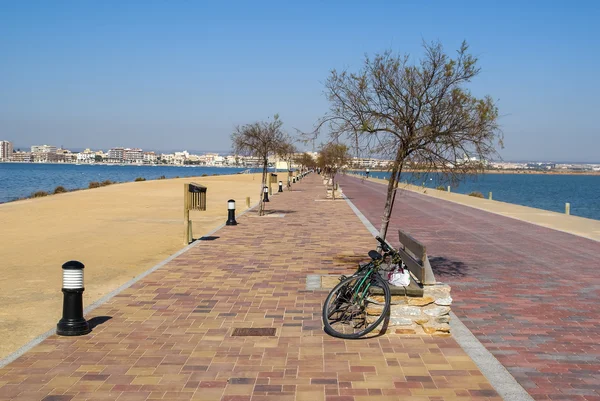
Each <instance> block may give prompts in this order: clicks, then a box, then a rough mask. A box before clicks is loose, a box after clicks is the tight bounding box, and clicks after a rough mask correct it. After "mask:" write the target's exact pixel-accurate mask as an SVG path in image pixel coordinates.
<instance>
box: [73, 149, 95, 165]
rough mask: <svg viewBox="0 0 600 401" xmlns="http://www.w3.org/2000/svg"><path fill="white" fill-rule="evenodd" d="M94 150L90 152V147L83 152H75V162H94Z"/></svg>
mask: <svg viewBox="0 0 600 401" xmlns="http://www.w3.org/2000/svg"><path fill="white" fill-rule="evenodd" d="M95 162H96V152H92V151H91V150H90V149H86V150H84V151H83V152H79V153H77V163H85V164H89V163H95Z"/></svg>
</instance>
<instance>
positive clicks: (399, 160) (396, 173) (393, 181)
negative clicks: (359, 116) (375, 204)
mask: <svg viewBox="0 0 600 401" xmlns="http://www.w3.org/2000/svg"><path fill="white" fill-rule="evenodd" d="M403 164H404V152H403V151H402V148H399V149H398V153H396V160H394V165H393V167H392V172H391V174H390V181H389V182H388V189H387V195H386V199H385V209H384V210H383V217H381V228H380V229H379V236H380V237H381V238H383V239H384V240H385V237H386V236H387V230H388V226H389V224H390V216H391V215H392V210H393V209H394V200H395V199H396V191H397V189H398V182H399V180H400V173H402V166H403Z"/></svg>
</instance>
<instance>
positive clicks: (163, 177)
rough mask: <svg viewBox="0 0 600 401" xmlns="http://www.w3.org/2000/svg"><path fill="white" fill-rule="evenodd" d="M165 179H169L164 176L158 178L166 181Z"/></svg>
mask: <svg viewBox="0 0 600 401" xmlns="http://www.w3.org/2000/svg"><path fill="white" fill-rule="evenodd" d="M165 178H167V177H165V176H164V175H161V176H160V177H158V179H159V180H164V179H165Z"/></svg>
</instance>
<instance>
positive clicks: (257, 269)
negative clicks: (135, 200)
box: [0, 176, 499, 401]
mask: <svg viewBox="0 0 600 401" xmlns="http://www.w3.org/2000/svg"><path fill="white" fill-rule="evenodd" d="M319 181H320V180H319V177H318V176H308V177H307V178H305V179H304V180H302V181H301V182H300V183H299V184H297V185H295V186H294V189H295V190H294V192H285V193H283V194H279V195H277V196H273V197H272V198H271V200H272V201H271V202H270V203H269V204H268V209H271V210H276V211H278V213H281V214H285V217H261V218H258V217H253V216H252V215H251V214H248V215H245V216H242V217H240V218H238V222H239V223H240V224H239V225H238V226H235V227H225V228H223V229H221V230H220V231H218V232H217V233H216V234H215V235H214V236H215V237H217V238H215V239H214V240H210V241H200V243H199V244H198V246H196V247H194V248H192V249H191V250H190V251H188V252H186V253H184V254H183V255H181V256H180V257H177V258H176V259H174V260H172V261H171V262H169V263H168V264H167V265H166V266H164V267H162V268H160V269H158V270H157V271H156V272H154V273H152V274H150V275H149V276H147V277H146V278H144V279H143V280H141V281H139V282H138V283H136V284H134V285H133V286H132V287H130V288H129V289H127V290H125V291H123V292H122V293H121V294H119V295H118V296H116V297H114V298H112V299H111V300H110V301H109V302H108V303H106V304H104V305H103V306H101V307H99V308H97V309H95V310H94V311H93V313H92V314H91V316H87V318H88V319H89V318H94V317H101V316H109V317H111V319H110V320H108V321H106V322H104V323H103V324H101V325H99V326H97V327H95V328H94V330H93V332H92V333H91V334H90V335H87V336H83V337H77V338H67V337H57V336H51V337H50V338H48V339H47V340H45V341H44V342H43V343H42V344H40V345H39V346H37V347H35V348H33V349H32V350H31V351H29V352H28V353H26V354H25V355H24V356H22V357H21V358H19V359H17V360H16V361H14V362H13V363H12V364H10V365H8V366H7V367H5V368H4V369H1V370H0V399H3V400H4V399H15V400H17V399H23V400H46V401H50V400H54V401H57V400H71V399H73V400H87V399H89V400H100V399H102V400H115V399H116V400H119V401H123V400H147V399H165V400H190V399H194V400H229V401H250V400H251V401H268V400H273V401H288V400H289V401H323V400H326V401H352V400H356V401H360V400H364V401H366V400H372V399H377V400H400V399H401V400H414V401H416V400H419V401H422V400H429V401H433V400H499V397H498V396H497V395H496V392H495V391H494V390H493V389H492V387H491V386H490V384H489V383H488V382H487V380H486V379H485V378H484V377H483V376H482V375H481V373H480V371H479V370H478V369H477V367H476V366H475V365H474V363H473V362H472V361H471V359H470V358H469V357H468V356H467V355H465V353H464V352H463V350H462V349H461V348H460V347H459V346H458V345H457V344H456V342H455V341H454V340H453V339H452V338H441V337H416V336H415V337H400V336H397V335H388V336H383V337H378V338H372V339H364V340H358V341H357V340H354V341H344V340H339V339H335V338H332V337H329V336H327V335H325V334H324V333H323V331H322V329H321V320H320V312H321V305H322V302H323V300H324V298H325V296H326V291H325V292H324V291H307V290H305V289H304V288H305V285H306V275H307V274H323V273H340V272H344V271H348V270H349V269H352V268H353V267H354V266H355V261H356V259H357V255H360V256H361V259H362V255H365V254H366V252H367V251H368V250H369V249H372V248H374V245H375V244H374V241H373V240H372V239H371V238H370V235H369V234H368V231H367V230H366V229H365V227H364V226H363V225H362V223H360V222H359V220H358V219H357V217H356V216H355V214H354V213H353V212H352V211H351V209H350V208H349V207H348V205H347V204H346V203H345V202H344V201H336V202H331V201H319V202H317V201H315V199H316V198H318V197H321V198H322V197H323V195H324V192H325V191H324V187H323V186H322V185H320V184H319ZM223 206H224V207H225V205H223ZM84 262H85V261H84ZM236 327H274V328H276V329H277V334H276V336H274V337H232V336H231V333H232V330H233V328H236ZM374 396H375V398H374Z"/></svg>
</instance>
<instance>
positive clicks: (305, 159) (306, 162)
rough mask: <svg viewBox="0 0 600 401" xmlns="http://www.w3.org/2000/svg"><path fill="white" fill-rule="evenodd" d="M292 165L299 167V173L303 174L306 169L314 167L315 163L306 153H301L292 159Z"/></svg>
mask: <svg viewBox="0 0 600 401" xmlns="http://www.w3.org/2000/svg"><path fill="white" fill-rule="evenodd" d="M294 163H296V165H298V166H300V171H302V172H304V171H305V170H307V169H311V168H314V167H316V165H317V161H316V160H315V159H314V158H313V157H312V156H311V155H309V154H308V153H301V154H299V155H296V157H295V158H294Z"/></svg>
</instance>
